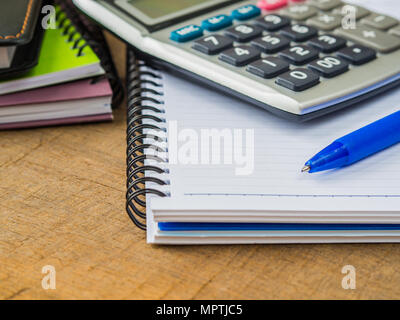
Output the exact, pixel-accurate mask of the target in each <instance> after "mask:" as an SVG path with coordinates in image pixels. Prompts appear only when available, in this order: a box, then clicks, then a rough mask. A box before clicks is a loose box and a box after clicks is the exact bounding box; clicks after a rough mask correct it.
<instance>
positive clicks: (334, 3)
mask: <svg viewBox="0 0 400 320" xmlns="http://www.w3.org/2000/svg"><path fill="white" fill-rule="evenodd" d="M309 3H310V4H311V5H312V6H315V7H317V8H318V9H320V10H332V9H334V8H336V7H338V6H340V5H341V4H342V1H340V0H309Z"/></svg>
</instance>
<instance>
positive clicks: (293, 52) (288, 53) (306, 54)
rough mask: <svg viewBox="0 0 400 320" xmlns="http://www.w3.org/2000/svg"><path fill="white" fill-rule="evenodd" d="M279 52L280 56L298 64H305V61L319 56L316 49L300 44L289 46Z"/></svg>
mask: <svg viewBox="0 0 400 320" xmlns="http://www.w3.org/2000/svg"><path fill="white" fill-rule="evenodd" d="M279 54H280V56H281V57H283V58H285V59H286V60H289V61H290V62H291V63H293V64H295V65H298V66H301V65H303V64H306V63H307V62H310V61H312V60H314V59H317V58H318V57H319V54H318V51H317V50H315V49H313V48H311V47H308V46H305V45H301V44H299V45H297V46H293V47H290V48H289V49H286V50H284V51H282V52H280V53H279Z"/></svg>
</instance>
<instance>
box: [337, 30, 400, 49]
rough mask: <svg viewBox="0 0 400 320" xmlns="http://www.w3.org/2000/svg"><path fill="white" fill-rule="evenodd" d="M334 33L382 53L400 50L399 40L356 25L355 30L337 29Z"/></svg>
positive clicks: (384, 33) (381, 32)
mask: <svg viewBox="0 0 400 320" xmlns="http://www.w3.org/2000/svg"><path fill="white" fill-rule="evenodd" d="M336 33H337V34H339V35H341V36H343V37H345V38H348V39H349V40H352V41H355V42H359V43H361V44H362V45H365V46H367V47H371V48H372V49H374V50H377V51H379V52H383V53H388V52H391V51H394V50H396V49H398V48H400V39H399V38H396V37H394V36H392V35H390V34H387V33H386V32H383V31H379V30H376V29H373V28H369V27H365V26H362V25H359V24H357V27H356V28H355V29H343V28H340V29H337V30H336Z"/></svg>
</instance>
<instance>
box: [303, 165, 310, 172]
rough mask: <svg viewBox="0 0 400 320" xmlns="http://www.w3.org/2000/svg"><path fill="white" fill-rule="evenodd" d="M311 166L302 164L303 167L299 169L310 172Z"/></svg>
mask: <svg viewBox="0 0 400 320" xmlns="http://www.w3.org/2000/svg"><path fill="white" fill-rule="evenodd" d="M310 170H311V167H310V166H304V167H303V169H301V172H310Z"/></svg>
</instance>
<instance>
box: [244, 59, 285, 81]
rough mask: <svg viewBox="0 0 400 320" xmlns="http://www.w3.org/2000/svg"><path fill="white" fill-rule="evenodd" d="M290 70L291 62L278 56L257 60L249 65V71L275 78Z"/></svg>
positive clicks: (264, 76)
mask: <svg viewBox="0 0 400 320" xmlns="http://www.w3.org/2000/svg"><path fill="white" fill-rule="evenodd" d="M288 70H289V63H288V62H286V61H284V60H282V59H279V58H276V57H267V58H264V59H261V60H257V61H255V62H253V63H252V64H250V65H249V66H248V67H247V71H248V72H250V73H252V74H255V75H257V76H259V77H262V78H266V79H271V78H274V77H276V76H278V75H280V74H281V73H284V72H286V71H288Z"/></svg>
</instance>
